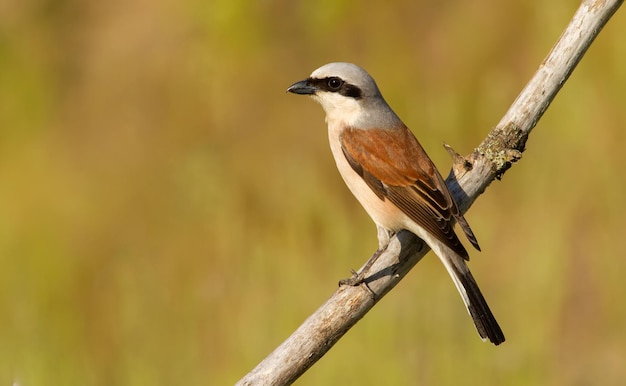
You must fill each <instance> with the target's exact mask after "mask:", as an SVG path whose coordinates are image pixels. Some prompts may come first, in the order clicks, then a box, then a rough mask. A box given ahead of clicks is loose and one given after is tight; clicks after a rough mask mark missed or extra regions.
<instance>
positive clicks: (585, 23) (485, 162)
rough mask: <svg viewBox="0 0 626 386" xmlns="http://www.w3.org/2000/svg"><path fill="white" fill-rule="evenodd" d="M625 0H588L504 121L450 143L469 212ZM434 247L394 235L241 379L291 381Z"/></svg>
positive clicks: (456, 192)
mask: <svg viewBox="0 0 626 386" xmlns="http://www.w3.org/2000/svg"><path fill="white" fill-rule="evenodd" d="M622 2H623V0H584V1H583V2H582V4H581V6H580V7H579V9H578V10H577V11H576V14H575V15H574V17H573V18H572V20H571V21H570V23H569V25H568V26H567V28H566V29H565V31H564V32H563V34H562V35H561V37H560V38H559V40H558V41H557V42H556V44H555V45H554V47H553V48H552V50H551V51H550V53H549V54H548V56H547V57H546V59H545V60H544V61H543V63H541V65H540V67H539V69H538V70H537V72H536V73H535V75H534V76H533V78H532V79H531V80H530V82H529V83H528V84H527V85H526V87H525V88H524V89H523V90H522V92H521V93H520V94H519V96H518V97H517V99H516V100H515V102H513V105H512V106H511V107H510V108H509V110H508V111H507V113H506V114H505V115H504V117H503V118H502V120H501V121H500V122H499V123H498V125H497V126H496V127H495V128H494V129H493V130H492V131H491V132H490V133H489V134H488V135H487V138H485V140H484V141H483V142H482V143H481V144H480V146H478V147H477V148H476V150H475V151H474V152H473V153H472V154H470V155H469V156H467V157H460V156H458V154H456V153H455V152H454V151H453V150H451V148H449V147H447V149H448V151H449V152H451V154H452V155H453V160H454V164H455V165H454V167H453V168H452V171H451V173H450V175H449V177H448V179H447V181H446V182H447V183H448V186H449V187H450V191H451V192H452V195H453V196H454V198H455V199H456V201H457V203H458V204H459V206H460V207H461V210H462V211H463V212H465V211H466V210H467V209H468V208H469V207H470V206H471V204H472V203H473V202H474V200H475V199H476V198H477V197H478V196H479V195H480V194H482V192H483V191H484V190H485V189H486V188H487V186H488V185H489V184H490V183H491V181H493V180H494V179H495V178H500V177H501V176H502V175H503V174H504V172H505V171H506V170H508V169H509V168H510V167H511V165H512V164H513V163H515V162H516V161H517V160H519V159H520V158H521V155H522V152H523V151H524V147H525V144H526V140H527V139H528V135H529V134H530V132H531V130H532V129H533V128H534V127H535V125H536V124H537V121H539V119H540V118H541V116H542V115H543V113H544V112H545V111H546V109H547V108H548V106H549V105H550V102H551V101H552V100H553V99H554V97H555V96H556V94H557V93H558V91H559V90H560V89H561V87H562V86H563V84H564V83H565V81H566V80H567V79H568V77H569V76H570V74H571V73H572V71H573V70H574V68H575V67H576V65H577V64H578V62H579V61H580V59H581V58H582V57H583V55H584V54H585V52H586V50H587V48H589V46H590V45H591V43H592V42H593V40H594V39H595V37H596V36H597V35H598V33H599V32H600V30H601V29H602V28H603V27H604V25H605V24H606V23H607V21H608V20H609V19H610V18H611V16H612V15H613V14H614V13H615V12H616V11H617V9H618V8H619V6H620V5H621V4H622ZM428 251H429V248H428V246H426V245H425V244H424V243H423V242H422V241H421V240H420V239H419V238H417V237H416V236H414V235H413V234H411V233H409V232H400V233H399V234H398V235H397V236H395V237H393V238H392V240H391V242H390V243H389V246H388V247H387V249H386V250H385V252H384V253H383V254H382V255H381V256H380V258H379V259H378V260H377V261H376V263H375V264H374V265H373V266H372V267H371V268H370V270H369V272H366V277H367V279H366V283H365V284H364V285H361V286H357V287H348V286H342V287H339V288H338V289H337V290H336V291H335V293H334V294H333V295H332V296H331V297H330V298H329V299H328V300H327V301H326V303H324V304H323V305H322V306H321V307H320V308H319V309H318V310H317V311H315V313H313V314H312V315H311V316H310V317H309V318H308V319H307V320H306V321H305V322H304V323H303V324H302V325H301V326H300V327H299V328H298V329H297V330H296V331H295V332H294V333H293V334H292V335H291V336H290V337H289V338H288V339H287V340H286V341H285V342H283V343H282V344H281V345H280V346H279V347H278V348H276V349H275V350H274V351H273V352H272V353H271V354H270V355H269V356H268V357H267V358H265V359H264V360H263V361H262V362H261V363H260V364H259V365H258V366H257V367H256V368H255V369H253V370H252V371H251V372H250V373H248V374H247V375H246V376H244V377H243V378H242V379H241V380H239V382H238V383H237V385H288V384H291V383H292V382H294V381H295V380H296V379H297V378H298V377H299V376H300V375H302V374H303V373H304V372H305V371H306V370H307V369H308V368H309V367H311V366H312V365H313V364H314V363H315V362H316V361H317V360H318V359H320V358H321V357H322V356H323V355H324V354H325V353H326V352H327V351H328V350H329V349H330V348H331V347H332V346H333V345H334V344H335V342H337V341H338V340H339V339H340V338H341V337H342V336H343V334H345V333H346V332H347V331H348V330H349V329H350V328H351V327H352V326H353V325H354V324H355V323H356V322H358V321H359V320H360V319H361V318H362V317H363V316H364V315H365V314H366V313H367V312H368V311H369V310H370V309H371V308H372V307H373V306H374V305H375V304H376V302H377V301H378V300H380V299H381V298H382V297H383V296H384V295H385V294H386V293H387V292H389V291H390V290H391V289H392V288H393V287H395V285H396V284H397V283H398V282H399V281H400V280H401V279H402V278H403V277H404V276H405V275H406V273H407V272H408V271H409V270H411V268H413V266H414V265H415V264H416V263H417V262H418V261H419V260H420V259H421V258H422V257H423V256H424V255H425V254H426V253H427V252H428Z"/></svg>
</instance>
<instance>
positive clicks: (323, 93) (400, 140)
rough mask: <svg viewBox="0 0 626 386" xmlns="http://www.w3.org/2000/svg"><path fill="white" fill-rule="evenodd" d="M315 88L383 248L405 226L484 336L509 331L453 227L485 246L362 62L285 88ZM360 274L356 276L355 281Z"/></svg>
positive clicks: (498, 337) (341, 163)
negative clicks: (432, 258) (443, 270)
mask: <svg viewBox="0 0 626 386" xmlns="http://www.w3.org/2000/svg"><path fill="white" fill-rule="evenodd" d="M287 91H289V92H292V93H294V94H302V95H310V96H312V97H313V99H315V100H316V101H317V102H319V103H320V104H321V105H322V107H323V108H324V111H325V112H326V122H327V123H328V136H329V139H330V148H331V150H332V153H333V156H334V158H335V162H336V163H337V168H338V169H339V173H341V176H342V177H343V180H344V181H345V183H346V185H348V188H349V189H350V191H351V192H352V194H354V196H355V197H356V199H357V200H358V201H359V202H360V203H361V205H362V206H363V208H365V211H367V213H368V214H369V215H370V217H371V218H372V220H374V222H375V223H376V226H377V229H378V239H379V246H380V248H379V251H378V252H377V254H375V255H374V256H373V259H374V258H376V257H377V255H379V252H380V251H382V249H383V248H384V247H385V246H386V245H387V243H388V242H389V237H390V236H391V234H393V233H395V232H398V231H400V230H403V229H405V230H408V231H410V232H412V233H414V234H415V235H417V236H418V237H420V238H421V239H422V240H424V241H425V242H426V243H427V244H428V245H429V246H430V248H431V249H432V250H433V251H434V252H435V253H436V254H437V256H439V258H440V259H441V262H442V263H443V265H444V266H445V267H446V269H447V271H448V273H449V274H450V276H451V277H452V280H453V281H454V284H455V285H456V287H457V289H458V290H459V293H460V294H461V297H462V298H463V301H464V302H465V306H466V307H467V310H468V312H469V314H470V316H471V317H472V319H473V320H474V324H475V325H476V328H477V330H478V333H479V334H480V336H481V338H482V339H483V340H485V339H489V340H490V341H491V342H493V343H494V344H496V345H498V344H500V343H502V342H504V334H503V333H502V330H501V329H500V326H499V325H498V322H497V321H496V319H495V318H494V316H493V314H492V313H491V310H490V309H489V306H488V305H487V302H486V301H485V298H484V297H483V295H482V293H481V292H480V289H479V288H478V285H477V284H476V281H475V280H474V277H473V276H472V274H471V272H470V270H469V268H468V266H467V264H466V262H465V261H466V260H469V256H468V254H467V251H466V250H465V248H464V247H463V244H461V242H460V241H459V238H458V237H457V236H456V234H455V233H454V230H453V229H452V227H453V225H454V222H455V221H456V222H457V223H458V224H459V225H460V226H461V229H463V231H464V232H465V235H466V236H467V239H468V240H469V241H470V242H471V243H472V245H473V246H474V247H475V248H476V249H478V250H480V248H479V246H478V243H477V242H476V238H475V237H474V234H473V233H472V230H471V229H470V227H469V225H468V223H467V221H465V218H464V217H463V215H462V214H461V212H460V211H459V209H458V207H457V205H456V203H455V202H454V199H453V198H452V196H451V195H450V191H449V190H448V187H447V186H446V184H445V182H444V180H443V178H442V177H441V175H440V174H439V172H438V171H437V168H436V167H435V165H434V164H433V162H432V161H431V160H430V158H429V157H428V155H427V154H426V152H425V151H424V149H423V148H422V146H421V145H420V143H419V142H418V141H417V139H416V138H415V136H414V135H413V133H411V131H410V130H409V129H408V128H407V127H406V126H405V125H404V123H402V121H401V120H400V118H398V116H397V115H396V114H395V113H394V112H393V110H392V109H391V107H389V105H388V104H387V102H385V99H384V98H383V96H382V95H381V93H380V91H379V90H378V86H376V82H375V81H374V79H372V77H371V76H370V75H369V74H368V73H367V72H366V71H365V70H363V69H362V68H360V67H359V66H356V65H354V64H351V63H330V64H327V65H324V66H322V67H320V68H318V69H317V70H315V71H313V73H312V74H311V76H310V77H309V78H307V79H305V80H303V81H300V82H297V83H294V84H293V85H291V87H289V88H288V89H287ZM362 281H363V277H362V276H358V275H356V276H355V278H353V280H348V281H347V282H349V283H350V284H353V285H356V284H359V283H360V282H362Z"/></svg>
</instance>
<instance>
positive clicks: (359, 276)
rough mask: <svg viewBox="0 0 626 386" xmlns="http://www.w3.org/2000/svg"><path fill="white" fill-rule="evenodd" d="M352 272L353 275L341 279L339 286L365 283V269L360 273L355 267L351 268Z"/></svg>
mask: <svg viewBox="0 0 626 386" xmlns="http://www.w3.org/2000/svg"><path fill="white" fill-rule="evenodd" d="M350 272H352V276H351V277H348V278H345V279H343V280H339V286H344V285H347V286H351V287H355V286H357V285H359V284H361V283H363V281H364V280H365V274H364V273H363V271H361V273H358V272H356V271H355V270H354V269H351V270H350Z"/></svg>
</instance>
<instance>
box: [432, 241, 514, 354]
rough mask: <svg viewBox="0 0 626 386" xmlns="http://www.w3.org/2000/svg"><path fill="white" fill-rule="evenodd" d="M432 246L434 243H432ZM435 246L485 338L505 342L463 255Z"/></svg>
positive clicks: (495, 341) (481, 334)
mask: <svg viewBox="0 0 626 386" xmlns="http://www.w3.org/2000/svg"><path fill="white" fill-rule="evenodd" d="M431 247H432V245H431ZM437 247H439V248H433V249H434V251H435V253H436V254H437V255H438V256H439V258H440V259H441V261H442V262H443V264H444V265H445V267H446V270H447V271H448V273H449V274H450V276H451V277H452V280H453V281H454V284H455V285H456V288H457V289H458V290H459V293H460V294H461V297H462V298H463V302H464V303H465V307H467V311H468V312H469V314H470V316H471V317H472V319H473V320H474V324H475V325H476V329H477V330H478V333H479V334H480V337H481V338H482V339H483V340H486V339H489V341H491V342H492V343H493V344H495V345H496V346H497V345H499V344H500V343H502V342H504V334H503V333H502V329H500V326H499V325H498V322H497V321H496V318H495V317H494V316H493V314H492V313H491V310H490V309H489V306H488V305H487V301H486V300H485V298H484V297H483V294H482V293H481V292H480V288H478V284H476V280H474V276H472V273H471V272H470V270H469V267H468V266H467V264H466V263H465V260H463V258H462V257H460V256H457V255H456V254H455V253H454V252H452V250H450V249H449V248H447V247H445V246H444V247H441V246H440V245H437Z"/></svg>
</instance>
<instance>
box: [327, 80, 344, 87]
mask: <svg viewBox="0 0 626 386" xmlns="http://www.w3.org/2000/svg"><path fill="white" fill-rule="evenodd" d="M342 85H343V80H341V79H339V78H330V79H328V87H329V88H330V89H331V90H339V88H340V87H341V86H342Z"/></svg>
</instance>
